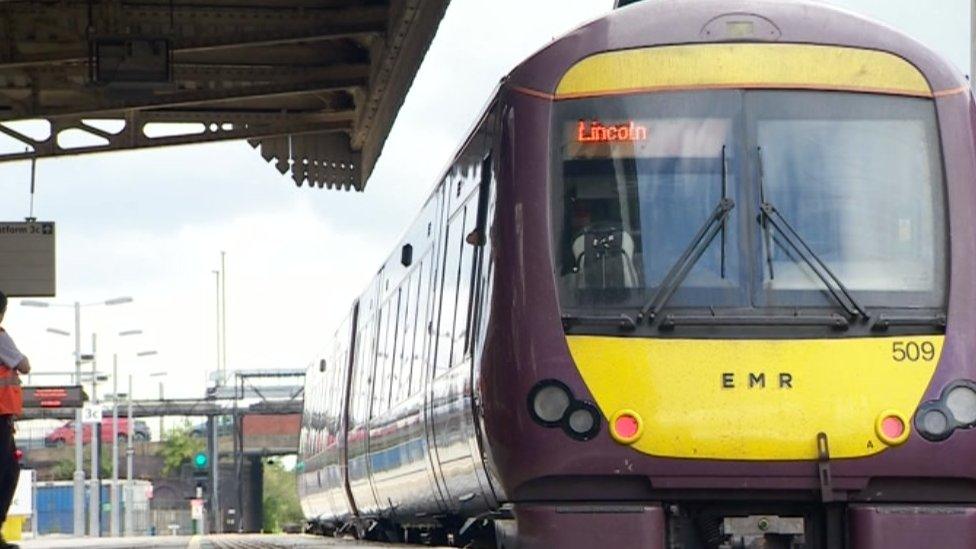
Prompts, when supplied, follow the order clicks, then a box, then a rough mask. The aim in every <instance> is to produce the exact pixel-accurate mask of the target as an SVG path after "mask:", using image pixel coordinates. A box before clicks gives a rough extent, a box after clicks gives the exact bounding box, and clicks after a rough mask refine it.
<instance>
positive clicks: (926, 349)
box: [891, 341, 935, 362]
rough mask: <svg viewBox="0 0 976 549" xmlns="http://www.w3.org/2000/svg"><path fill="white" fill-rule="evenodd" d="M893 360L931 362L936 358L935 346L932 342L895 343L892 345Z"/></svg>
mask: <svg viewBox="0 0 976 549" xmlns="http://www.w3.org/2000/svg"><path fill="white" fill-rule="evenodd" d="M891 358H892V359H893V360H894V361H895V362H905V361H908V362H918V361H919V360H923V361H925V362H931V361H932V360H933V359H934V358H935V345H933V344H932V342H931V341H923V342H922V343H916V342H914V341H895V342H894V343H892V344H891Z"/></svg>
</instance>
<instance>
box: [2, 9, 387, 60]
mask: <svg viewBox="0 0 976 549" xmlns="http://www.w3.org/2000/svg"><path fill="white" fill-rule="evenodd" d="M58 4H59V5H56V7H54V8H44V7H41V6H42V5H43V4H41V3H40V2H36V1H30V0H22V1H18V0H8V1H6V2H5V3H0V24H2V23H7V25H4V27H5V30H6V31H7V32H6V34H7V36H8V38H7V40H9V41H11V42H10V43H14V44H22V45H24V46H26V47H28V48H27V49H29V50H30V51H19V49H18V48H16V47H9V46H8V47H7V48H2V49H0V65H4V66H7V67H11V68H18V67H28V66H31V65H48V64H63V63H84V62H87V60H88V55H89V50H88V41H89V39H90V38H93V37H98V36H110V37H124V36H158V37H165V38H167V39H168V40H170V41H171V42H172V49H173V52H174V53H180V52H194V51H206V50H215V49H224V48H243V47H248V46H251V47H253V46H271V45H281V44H289V43H296V42H308V41H316V40H335V39H339V38H350V37H357V36H362V35H372V34H381V33H383V32H384V31H385V30H386V23H387V13H386V7H385V6H369V7H357V6H353V7H341V8H337V7H327V8H315V7H310V6H298V7H290V6H288V5H287V3H285V2H274V1H273V0H269V2H268V5H266V6H254V7H249V8H242V7H229V6H216V5H206V4H202V3H195V4H191V3H186V2H179V3H174V4H172V6H173V7H172V8H170V6H169V5H166V4H156V5H152V4H147V3H142V4H140V3H136V2H94V5H95V8H94V9H93V10H92V12H91V17H90V18H89V12H88V4H87V3H85V2H59V3H58ZM282 4H285V5H282ZM53 10H56V14H55V13H53ZM55 17H56V18H57V19H56V22H55V20H54V18H55ZM40 28H43V29H45V30H46V31H47V32H45V33H44V34H43V35H41V36H38V33H37V32H36V31H37V30H38V29H40ZM89 28H91V29H93V30H94V34H90V33H89Z"/></svg>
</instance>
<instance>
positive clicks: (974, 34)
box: [969, 0, 976, 86]
mask: <svg viewBox="0 0 976 549" xmlns="http://www.w3.org/2000/svg"><path fill="white" fill-rule="evenodd" d="M974 78H976V0H972V2H971V3H970V6H969V85H970V86H972V85H973V79H974Z"/></svg>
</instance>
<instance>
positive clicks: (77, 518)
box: [20, 297, 132, 536]
mask: <svg viewBox="0 0 976 549" xmlns="http://www.w3.org/2000/svg"><path fill="white" fill-rule="evenodd" d="M125 303H132V298H131V297H116V298H112V299H107V300H105V301H97V302H93V303H81V302H78V301H75V302H74V303H49V302H47V301H34V300H24V301H21V302H20V304H21V305H23V306H25V307H41V308H49V307H62V308H67V307H70V308H72V309H74V313H75V333H74V336H75V384H76V385H81V363H82V359H81V308H82V307H92V306H97V305H107V306H112V305H123V304H125ZM48 331H49V332H51V333H61V334H67V332H64V331H63V330H55V329H53V328H50V329H48ZM68 335H70V334H68ZM94 352H95V350H94V348H93V349H92V353H93V354H94ZM93 383H94V381H93ZM94 398H95V395H94V394H93V395H92V399H94ZM92 430H93V431H94V430H95V429H92ZM92 442H93V443H94V442H95V441H94V440H93V441H92ZM94 446H95V445H94V444H93V445H92V447H93V448H94ZM93 453H94V450H93ZM96 466H97V464H96ZM97 473H98V471H97V469H95V470H93V471H92V477H96V476H97ZM84 499H85V469H84V428H83V427H82V423H81V410H80V409H79V410H75V472H74V506H73V507H74V532H75V535H76V536H84V535H85V511H84V505H82V502H83V501H84ZM98 534H99V533H98V532H92V535H93V536H97V535H98Z"/></svg>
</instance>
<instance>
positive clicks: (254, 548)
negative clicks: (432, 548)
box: [17, 534, 415, 549]
mask: <svg viewBox="0 0 976 549" xmlns="http://www.w3.org/2000/svg"><path fill="white" fill-rule="evenodd" d="M17 544H18V545H20V547H21V549H74V548H76V547H77V548H82V547H84V548H92V549H96V548H106V549H129V548H132V549H136V548H139V549H142V548H165V549H291V548H293V547H297V548H303V549H312V548H318V547H350V548H357V549H381V548H390V547H411V546H407V545H390V544H384V543H375V542H363V541H355V540H342V539H333V538H324V537H315V536H303V535H238V534H224V535H219V536H192V537H191V536H155V537H133V538H99V539H93V538H69V537H58V536H44V537H40V538H38V539H33V540H24V541H19V542H17ZM413 547H415V546H413Z"/></svg>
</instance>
